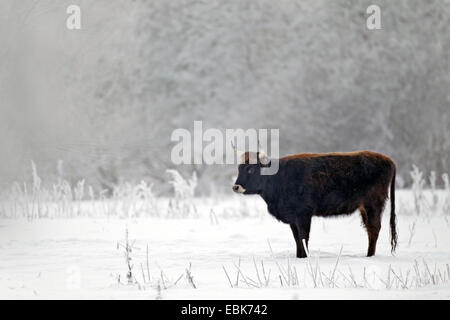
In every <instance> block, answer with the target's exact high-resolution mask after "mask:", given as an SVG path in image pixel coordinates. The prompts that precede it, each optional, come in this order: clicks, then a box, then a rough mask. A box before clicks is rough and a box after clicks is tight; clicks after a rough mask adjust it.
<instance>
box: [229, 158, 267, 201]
mask: <svg viewBox="0 0 450 320" xmlns="http://www.w3.org/2000/svg"><path fill="white" fill-rule="evenodd" d="M268 166H270V159H269V158H268V157H267V155H266V154H265V153H264V152H243V153H242V154H241V163H240V164H239V167H238V170H239V172H238V177H237V179H236V182H235V183H234V185H233V191H234V192H236V193H243V194H259V193H261V191H262V188H263V182H264V179H263V176H262V175H261V168H263V167H268Z"/></svg>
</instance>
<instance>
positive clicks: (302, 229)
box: [291, 215, 311, 258]
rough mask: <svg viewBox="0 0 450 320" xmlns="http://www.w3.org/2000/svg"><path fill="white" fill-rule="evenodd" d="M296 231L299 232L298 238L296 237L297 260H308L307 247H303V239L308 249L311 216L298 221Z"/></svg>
mask: <svg viewBox="0 0 450 320" xmlns="http://www.w3.org/2000/svg"><path fill="white" fill-rule="evenodd" d="M291 229H292V225H291ZM295 229H296V231H297V238H295V236H294V238H295V242H296V243H297V258H306V256H307V255H306V250H305V247H304V246H303V239H304V240H305V243H306V249H308V241H309V231H310V230H311V216H309V215H308V216H303V217H300V218H299V219H297V222H296V223H295Z"/></svg>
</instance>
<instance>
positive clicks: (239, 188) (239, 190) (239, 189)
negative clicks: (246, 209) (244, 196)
mask: <svg viewBox="0 0 450 320" xmlns="http://www.w3.org/2000/svg"><path fill="white" fill-rule="evenodd" d="M233 191H234V192H236V193H244V192H245V189H244V187H243V186H241V185H240V184H235V185H234V186H233Z"/></svg>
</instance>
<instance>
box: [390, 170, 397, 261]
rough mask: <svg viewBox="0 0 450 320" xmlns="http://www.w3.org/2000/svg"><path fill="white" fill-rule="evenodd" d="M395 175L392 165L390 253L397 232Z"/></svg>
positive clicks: (392, 249)
mask: <svg viewBox="0 0 450 320" xmlns="http://www.w3.org/2000/svg"><path fill="white" fill-rule="evenodd" d="M395 174H396V168H395V165H394V174H393V176H392V180H391V195H390V198H391V219H390V225H391V253H394V252H395V248H396V247H397V230H396V217H395Z"/></svg>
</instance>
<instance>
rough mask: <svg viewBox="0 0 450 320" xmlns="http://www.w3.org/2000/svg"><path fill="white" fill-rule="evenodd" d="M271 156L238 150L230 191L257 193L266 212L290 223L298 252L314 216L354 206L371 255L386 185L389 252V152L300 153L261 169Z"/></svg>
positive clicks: (393, 239) (392, 167)
mask: <svg viewBox="0 0 450 320" xmlns="http://www.w3.org/2000/svg"><path fill="white" fill-rule="evenodd" d="M255 158H256V159H255ZM271 161H272V160H271V159H270V158H268V157H267V156H266V155H265V154H264V153H263V152H244V153H242V156H241V163H240V164H239V167H238V177H237V179H236V182H235V184H234V185H233V191H234V192H236V193H240V194H244V195H248V194H258V195H260V196H261V197H262V198H263V199H264V201H265V202H266V204H267V209H268V211H269V213H270V214H271V215H273V216H274V217H275V218H276V219H277V220H279V221H281V222H284V223H286V224H289V225H290V227H291V230H292V234H293V236H294V239H295V242H296V245H297V258H304V257H306V256H307V252H308V251H307V250H308V241H309V233H310V228H311V219H312V217H313V216H319V217H333V216H338V215H349V214H352V213H353V212H355V211H356V210H358V209H359V212H360V213H361V217H362V222H363V224H364V226H365V229H366V230H367V234H368V238H369V246H368V249H367V256H368V257H370V256H373V255H374V254H375V250H376V245H377V239H378V234H379V232H380V228H381V218H382V213H383V209H384V205H385V202H386V199H387V197H388V189H389V187H390V200H391V215H390V229H391V230H390V231H391V253H394V251H395V249H396V246H397V231H396V216H395V173H396V165H395V163H394V161H393V160H392V159H391V158H389V157H388V156H386V155H383V154H380V153H376V152H371V151H354V152H339V153H338V152H333V153H302V154H295V155H290V156H286V157H283V158H281V159H279V160H278V161H279V169H278V171H277V172H276V173H275V174H273V175H261V169H262V168H263V167H268V166H270V165H271ZM303 241H304V242H305V243H306V248H304V246H303Z"/></svg>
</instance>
